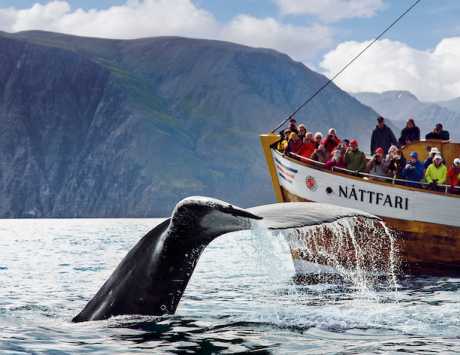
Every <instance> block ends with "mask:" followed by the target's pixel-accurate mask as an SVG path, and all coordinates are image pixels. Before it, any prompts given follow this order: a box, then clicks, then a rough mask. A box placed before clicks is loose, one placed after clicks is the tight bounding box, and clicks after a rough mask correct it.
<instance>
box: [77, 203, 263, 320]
mask: <svg viewBox="0 0 460 355" xmlns="http://www.w3.org/2000/svg"><path fill="white" fill-rule="evenodd" d="M260 219H261V217H259V216H257V215H255V214H253V213H251V212H248V211H246V210H244V209H241V208H238V207H234V206H232V205H230V204H228V203H226V202H223V201H219V200H216V199H210V198H203V197H189V198H186V199H184V200H182V201H181V202H179V203H178V204H177V205H176V207H175V208H174V211H173V214H172V216H171V218H168V219H167V220H165V221H164V222H163V223H161V224H159V225H158V226H156V227H155V228H154V229H152V230H151V231H150V232H148V233H147V234H146V235H145V236H144V237H143V238H142V239H141V240H140V241H139V242H138V243H137V244H136V245H135V246H134V247H133V248H132V249H131V250H130V251H129V253H128V254H127V255H126V256H125V258H124V259H123V260H122V261H121V263H120V264H119V265H118V266H117V268H116V269H115V271H114V272H113V273H112V275H111V276H110V277H109V279H108V280H107V281H106V282H105V283H104V285H103V286H102V287H101V288H100V290H99V291H98V292H97V293H96V295H95V296H94V297H93V298H92V299H91V300H90V301H89V302H88V304H87V305H86V306H85V307H84V309H83V310H82V311H81V312H80V313H79V314H78V315H77V316H76V317H74V318H73V320H72V321H73V322H84V321H90V320H102V319H107V318H110V317H112V316H116V315H123V314H140V315H162V314H167V313H169V314H172V313H174V312H175V310H176V308H177V305H178V303H179V300H180V298H181V297H182V294H183V292H184V290H185V287H186V286H187V283H188V281H189V280H190V277H191V275H192V273H193V270H194V268H195V265H196V263H197V262H198V259H199V257H200V255H201V253H202V251H203V250H204V249H205V248H206V246H207V245H208V244H209V243H210V242H211V241H212V240H214V239H215V238H217V237H218V236H220V235H223V234H226V233H230V232H236V231H240V230H246V229H250V228H251V220H260Z"/></svg>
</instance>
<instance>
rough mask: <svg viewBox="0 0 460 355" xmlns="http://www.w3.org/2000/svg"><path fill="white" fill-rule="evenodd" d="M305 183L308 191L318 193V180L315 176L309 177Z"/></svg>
mask: <svg viewBox="0 0 460 355" xmlns="http://www.w3.org/2000/svg"><path fill="white" fill-rule="evenodd" d="M305 183H306V185H307V189H309V190H310V191H316V189H317V188H318V185H317V184H316V180H315V178H314V177H313V176H307V178H306V179H305Z"/></svg>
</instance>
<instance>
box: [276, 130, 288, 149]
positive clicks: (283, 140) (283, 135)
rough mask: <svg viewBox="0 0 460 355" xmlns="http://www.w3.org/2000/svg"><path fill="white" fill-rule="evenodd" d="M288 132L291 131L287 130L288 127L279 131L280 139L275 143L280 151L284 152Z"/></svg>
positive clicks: (286, 145)
mask: <svg viewBox="0 0 460 355" xmlns="http://www.w3.org/2000/svg"><path fill="white" fill-rule="evenodd" d="M290 134H291V131H289V129H285V130H284V131H281V132H280V140H279V142H278V144H277V145H276V149H277V150H278V151H280V152H281V153H284V152H285V151H286V149H287V147H288V138H289V135H290Z"/></svg>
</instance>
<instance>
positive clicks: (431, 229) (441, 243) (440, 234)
mask: <svg viewBox="0 0 460 355" xmlns="http://www.w3.org/2000/svg"><path fill="white" fill-rule="evenodd" d="M281 191H282V195H283V198H284V199H285V201H286V202H312V203H313V202H314V201H309V200H306V199H304V198H301V197H299V196H296V195H294V194H293V193H291V192H289V191H287V190H285V189H284V188H281ZM382 219H383V220H384V221H385V224H386V225H387V226H388V227H389V228H390V229H391V230H393V231H394V232H395V238H394V245H393V246H391V245H390V244H389V243H384V242H383V241H380V242H379V246H378V247H377V246H376V245H375V244H373V247H374V248H373V249H372V250H371V251H370V252H369V253H368V254H367V255H365V256H364V259H367V260H371V261H372V265H369V264H366V262H363V263H361V265H359V266H360V267H362V268H363V269H366V270H367V271H376V269H380V270H381V271H388V270H389V268H390V264H391V258H392V255H391V250H392V248H393V250H394V251H395V253H396V254H397V260H396V263H397V265H396V266H395V268H396V269H397V270H396V271H397V273H400V274H410V275H430V276H445V275H450V276H459V275H460V235H459V233H460V231H458V230H456V229H455V228H448V227H444V228H443V226H439V225H436V224H431V223H422V222H416V223H407V222H406V221H403V220H398V219H394V218H385V217H384V218H382ZM287 241H288V244H289V245H290V249H291V255H292V258H293V261H294V267H295V271H296V273H297V274H307V273H322V274H331V273H336V272H338V270H337V263H336V262H335V261H334V262H333V263H331V261H330V260H327V259H321V258H317V257H315V256H312V255H310V254H308V253H305V248H303V249H302V248H295V247H292V245H293V244H292V241H291V240H290V239H289V236H287ZM304 243H307V241H306V240H305V241H304ZM357 243H358V245H359V247H360V248H361V249H363V248H365V247H366V246H367V245H370V244H372V243H375V240H373V241H371V240H369V239H366V238H364V239H359V240H358V241H357ZM315 244H316V245H319V246H320V247H321V248H323V249H326V250H329V249H330V244H331V236H330V235H327V234H326V235H323V236H322V238H317V239H316V240H315ZM343 244H344V245H347V246H348V248H344V249H343V250H341V251H340V252H339V253H338V254H339V255H338V259H337V260H338V261H339V264H340V265H341V266H343V267H345V268H356V267H357V266H358V265H357V263H356V249H355V247H354V245H353V242H352V241H351V239H348V240H346V241H345V242H344V243H343ZM376 251H377V253H376ZM336 252H337V251H336ZM340 254H344V255H340ZM376 255H377V256H378V259H379V262H378V263H377V264H376V260H375V257H376ZM376 265H377V268H376V267H375V266H376Z"/></svg>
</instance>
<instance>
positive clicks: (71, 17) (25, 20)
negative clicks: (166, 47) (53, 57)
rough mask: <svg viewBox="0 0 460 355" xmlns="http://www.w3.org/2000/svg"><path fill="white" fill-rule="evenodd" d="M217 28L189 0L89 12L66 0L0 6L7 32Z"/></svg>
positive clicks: (146, 32) (134, 33)
mask: <svg viewBox="0 0 460 355" xmlns="http://www.w3.org/2000/svg"><path fill="white" fill-rule="evenodd" d="M4 18H5V19H6V21H3V19H4ZM216 27H217V23H216V21H215V19H214V17H213V15H212V14H210V13H209V12H207V11H205V10H202V9H199V8H197V7H196V6H195V5H194V4H193V3H192V1H190V0H144V1H137V0H135V1H133V0H131V1H127V2H126V4H124V5H121V6H112V7H109V8H107V9H101V10H96V9H93V10H88V11H86V10H82V9H76V10H72V9H71V7H70V5H69V3H68V2H67V1H50V2H49V3H47V4H45V5H41V4H38V3H37V4H35V5H33V6H32V7H31V8H28V9H23V10H16V9H14V8H9V9H3V10H2V9H0V29H3V30H5V31H10V32H17V31H25V30H31V29H41V30H48V31H56V32H62V33H69V34H76V35H83V36H98V37H107V38H124V39H127V38H138V37H145V36H152V35H155V36H159V35H168V34H175V35H188V36H203V35H205V34H208V33H212V31H215V30H216Z"/></svg>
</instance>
